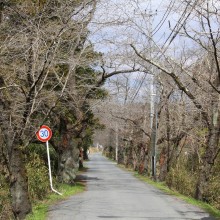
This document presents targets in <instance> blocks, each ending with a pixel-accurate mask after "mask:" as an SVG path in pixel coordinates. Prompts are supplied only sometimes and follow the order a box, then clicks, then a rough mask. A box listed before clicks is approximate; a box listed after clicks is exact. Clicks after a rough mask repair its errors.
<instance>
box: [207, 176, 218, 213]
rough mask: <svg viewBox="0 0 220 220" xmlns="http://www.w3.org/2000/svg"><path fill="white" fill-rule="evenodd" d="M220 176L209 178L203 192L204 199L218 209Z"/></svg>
mask: <svg viewBox="0 0 220 220" xmlns="http://www.w3.org/2000/svg"><path fill="white" fill-rule="evenodd" d="M219 179H220V176H214V177H212V178H211V180H210V182H209V184H208V186H207V190H206V192H205V198H206V200H207V201H208V202H209V203H210V204H211V205H213V206H215V207H216V208H217V209H220V182H219Z"/></svg>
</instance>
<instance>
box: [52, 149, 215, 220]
mask: <svg viewBox="0 0 220 220" xmlns="http://www.w3.org/2000/svg"><path fill="white" fill-rule="evenodd" d="M86 166H88V168H89V169H88V172H87V173H86V174H85V178H86V182H87V191H86V192H84V193H81V194H78V195H75V196H72V197H70V198H69V199H68V200H66V201H62V202H60V203H58V204H56V205H54V206H52V207H50V209H49V213H48V220H99V219H100V220H101V219H114V220H131V219H132V220H140V219H152V220H159V219H164V220H173V219H177V220H178V219H191V220H192V219H202V220H211V219H214V218H212V217H210V216H209V214H207V213H205V212H204V211H203V210H201V209H199V208H197V207H194V206H192V205H189V204H186V203H185V202H183V201H181V200H179V199H177V198H175V197H173V196H169V195H167V194H165V193H164V192H161V191H159V190H158V189H155V188H154V187H152V186H150V185H148V184H146V183H144V182H141V181H140V180H138V179H136V178H135V177H133V175H132V174H131V173H129V172H126V171H124V170H122V169H120V168H118V167H117V166H116V164H115V163H114V162H111V161H109V160H107V159H106V158H105V157H103V156H102V155H101V154H99V153H96V154H93V155H90V161H89V162H87V164H86Z"/></svg>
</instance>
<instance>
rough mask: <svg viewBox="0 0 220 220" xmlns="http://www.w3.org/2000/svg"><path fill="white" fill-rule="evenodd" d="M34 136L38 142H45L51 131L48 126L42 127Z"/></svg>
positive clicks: (50, 135)
mask: <svg viewBox="0 0 220 220" xmlns="http://www.w3.org/2000/svg"><path fill="white" fill-rule="evenodd" d="M36 135H37V138H38V140H39V141H42V142H47V141H49V140H50V139H51V137H52V131H51V129H50V128H49V127H48V126H46V125H42V126H41V127H40V129H39V130H38V132H37V134H36Z"/></svg>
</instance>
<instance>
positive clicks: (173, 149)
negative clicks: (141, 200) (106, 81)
mask: <svg viewBox="0 0 220 220" xmlns="http://www.w3.org/2000/svg"><path fill="white" fill-rule="evenodd" d="M129 2H130V3H131V6H132V7H134V10H133V13H127V12H126V10H125V9H124V8H121V9H120V10H121V12H122V13H123V12H124V14H123V16H121V17H120V19H122V20H120V23H118V24H119V27H120V29H119V32H120V31H121V32H123V38H119V39H117V38H114V40H115V41H113V40H111V41H110V40H109V39H106V40H108V42H111V44H116V45H121V47H120V52H121V56H120V60H119V59H118V56H117V54H116V56H115V59H116V58H117V62H120V61H123V58H122V55H124V56H125V57H127V60H126V61H127V62H129V63H130V64H131V63H132V62H133V63H134V64H135V65H136V66H140V67H141V68H142V70H143V69H144V72H146V73H149V75H154V87H155V88H156V89H155V90H157V95H156V96H157V98H156V99H155V106H156V110H155V112H154V118H155V117H156V115H157V123H156V122H155V120H154V126H153V127H152V129H151V126H150V120H149V118H150V112H151V111H150V108H151V107H150V98H147V97H146V96H142V97H141V96H139V98H138V96H136V98H135V99H134V94H135V92H134V91H133V90H134V89H135V91H139V92H141V93H142V94H143V93H144V90H143V89H140V88H139V87H135V83H139V81H141V82H140V83H139V85H140V86H141V85H145V86H146V88H147V91H148V94H149V90H150V89H149V88H150V85H149V84H146V83H145V81H151V77H148V76H147V77H142V78H141V77H139V78H138V80H137V81H135V78H134V77H133V81H132V80H130V79H129V77H128V75H124V76H123V77H124V78H118V79H116V80H114V81H111V82H110V84H111V86H112V87H115V89H116V91H121V92H122V93H120V97H119V96H117V97H118V98H115V95H113V97H114V98H113V99H112V100H111V102H113V103H112V104H111V106H114V107H113V108H112V110H111V111H110V114H109V111H105V112H102V113H101V115H103V114H106V118H107V117H108V118H110V121H112V118H114V119H115V120H116V121H115V123H114V125H112V126H109V132H108V137H106V138H105V140H103V141H104V143H105V145H106V146H107V145H108V146H109V145H111V146H110V147H109V148H108V149H107V153H108V154H110V155H114V156H115V146H117V145H118V139H119V147H118V149H119V158H118V159H119V162H122V163H124V164H125V165H131V166H133V168H134V169H136V170H139V171H140V172H146V173H148V174H149V173H150V172H149V169H150V167H151V164H150V163H151V162H150V161H151V156H152V154H151V153H152V150H153V149H152V140H153V136H152V133H153V131H154V130H155V129H156V128H157V131H158V132H157V141H156V144H157V148H158V153H157V161H158V163H157V167H158V176H157V177H159V179H160V180H161V181H164V180H166V181H167V183H168V184H170V186H174V187H176V188H177V189H179V190H183V189H184V187H185V191H184V193H186V194H190V195H191V196H194V197H195V198H197V199H200V200H205V201H209V202H213V204H215V205H216V206H217V207H218V208H219V206H218V204H219V190H218V189H217V188H216V187H215V186H216V185H218V182H217V180H218V179H219V174H218V171H219V165H218V161H219V152H220V147H219V138H220V137H219V135H220V115H219V113H220V112H219V104H220V102H219V98H220V96H219V95H220V94H219V91H220V72H219V70H220V68H219V31H220V30H219V3H218V2H217V1H214V0H213V1H199V0H195V1H186V0H181V1H166V2H165V4H166V5H165V10H163V12H162V15H164V16H159V15H157V13H159V11H160V9H161V8H160V7H159V8H158V10H157V11H152V9H151V8H147V9H146V8H145V7H147V6H146V4H144V3H143V2H141V1H140V2H137V1H132V0H131V1H129ZM129 10H132V9H130V8H129ZM160 15H161V14H160ZM132 16H133V17H132ZM157 16H158V18H159V19H158V20H156V18H157ZM153 18H154V19H153ZM114 22H117V21H114ZM118 22H119V21H118ZM108 23H109V22H108ZM165 30H166V31H165ZM164 31H165V32H164ZM163 32H164V33H163ZM161 33H162V34H163V36H164V37H161V36H162V34H161ZM158 35H160V36H158ZM138 39H139V40H138ZM122 52H124V53H122ZM113 61H114V56H112V60H111V62H113ZM134 82H135V83H134ZM112 87H111V88H112ZM122 97H124V99H122ZM143 98H144V99H143ZM115 100H116V101H115ZM145 100H148V101H147V102H146V101H145ZM108 109H111V108H110V107H108ZM100 111H101V110H99V111H98V112H99V113H98V114H100ZM102 117H103V116H102ZM146 119H147V124H146ZM108 123H109V122H108ZM117 124H118V125H117ZM117 126H118V127H119V129H117ZM110 140H111V141H110ZM103 145H104V144H103ZM180 168H181V169H182V173H181V170H180ZM178 172H179V176H178V174H177V173H178ZM181 175H182V176H181ZM181 178H182V179H181ZM184 178H185V179H184ZM178 180H179V182H178ZM175 181H176V182H175ZM187 181H188V183H189V182H190V183H189V184H188V185H190V186H191V187H188V188H187V186H186V185H187V184H186V185H184V186H183V182H185V183H186V182H187ZM177 182H178V183H177ZM181 183H182V184H181Z"/></svg>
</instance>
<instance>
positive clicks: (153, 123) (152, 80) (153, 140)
mask: <svg viewBox="0 0 220 220" xmlns="http://www.w3.org/2000/svg"><path fill="white" fill-rule="evenodd" d="M149 1H150V2H149V4H150V12H149V14H150V16H149V47H150V50H149V51H150V59H152V57H153V48H152V47H153V43H152V37H153V33H152V22H153V19H152V17H153V12H152V0H149ZM154 83H155V75H154V68H153V66H152V65H151V75H150V129H151V169H152V176H153V178H154V179H156V136H157V135H156V132H157V118H156V117H157V114H155V95H156V94H155V91H154V90H155V87H154Z"/></svg>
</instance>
